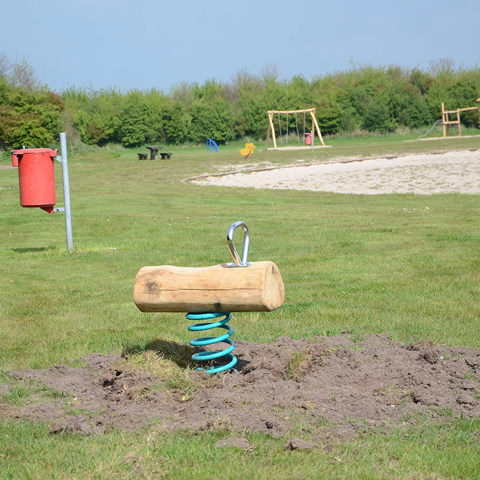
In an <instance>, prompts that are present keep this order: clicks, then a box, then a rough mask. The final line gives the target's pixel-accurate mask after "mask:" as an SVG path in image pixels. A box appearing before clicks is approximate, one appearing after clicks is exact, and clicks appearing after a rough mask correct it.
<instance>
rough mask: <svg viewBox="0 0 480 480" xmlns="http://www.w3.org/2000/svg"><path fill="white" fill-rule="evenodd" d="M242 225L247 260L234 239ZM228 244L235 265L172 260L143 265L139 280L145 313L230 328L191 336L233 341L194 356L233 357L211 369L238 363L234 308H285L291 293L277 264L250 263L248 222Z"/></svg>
mask: <svg viewBox="0 0 480 480" xmlns="http://www.w3.org/2000/svg"><path fill="white" fill-rule="evenodd" d="M237 227H241V228H242V229H243V232H244V240H243V251H242V258H241V259H240V256H239V255H238V253H237V250H236V249H235V246H234V244H233V233H234V231H235V229H236V228H237ZM227 244H228V248H229V250H230V253H231V254H232V257H233V260H234V263H233V264H231V263H230V264H226V263H224V264H221V265H215V266H211V267H200V268H198V267H176V266H171V265H163V266H154V267H143V268H141V269H140V270H139V272H138V274H137V277H136V279H135V285H134V293H133V298H134V302H135V304H136V305H137V307H138V308H139V310H141V311H142V312H188V313H187V315H186V318H187V319H189V320H194V321H198V320H200V321H203V323H195V324H193V325H190V326H189V327H188V330H190V331H193V332H198V331H203V330H210V329H214V328H221V329H224V330H226V331H227V333H225V334H224V335H221V336H218V337H203V338H196V339H194V340H191V341H190V345H192V346H196V347H198V346H206V345H212V344H216V343H223V344H226V345H228V347H227V348H226V349H225V350H216V351H202V352H199V353H195V354H194V355H192V360H195V361H203V362H205V361H211V360H217V359H221V360H222V361H226V362H227V363H226V364H223V365H220V366H211V367H209V368H206V369H205V371H206V372H208V373H219V372H223V371H225V370H229V369H231V368H233V366H234V365H235V364H236V363H237V357H236V356H235V355H233V353H232V351H233V349H234V348H235V343H234V342H233V341H232V340H231V339H230V337H231V335H232V334H233V328H232V327H231V326H230V325H227V323H228V322H229V321H230V319H231V318H232V314H231V312H269V311H272V310H275V309H277V308H278V307H280V306H281V305H282V304H283V301H284V298H285V288H284V285H283V281H282V277H281V275H280V270H279V269H278V267H277V265H275V263H273V262H270V261H263V262H252V263H250V262H248V249H249V246H250V233H249V231H248V227H247V225H246V223H245V222H242V221H239V222H235V223H233V224H232V225H230V227H229V229H228V232H227ZM200 370H203V368H200Z"/></svg>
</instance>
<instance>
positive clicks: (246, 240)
mask: <svg viewBox="0 0 480 480" xmlns="http://www.w3.org/2000/svg"><path fill="white" fill-rule="evenodd" d="M237 227H242V230H243V250H242V259H241V260H240V256H239V255H238V252H237V249H236V248H235V245H234V244H233V232H234V231H235V229H236V228H237ZM227 244H228V249H229V250H230V253H231V254H232V257H233V261H234V262H235V265H236V266H237V267H248V266H249V265H250V263H249V262H248V248H249V247H250V232H249V231H248V227H247V224H246V223H245V222H242V221H239V222H235V223H232V224H231V225H230V227H229V228H228V232H227Z"/></svg>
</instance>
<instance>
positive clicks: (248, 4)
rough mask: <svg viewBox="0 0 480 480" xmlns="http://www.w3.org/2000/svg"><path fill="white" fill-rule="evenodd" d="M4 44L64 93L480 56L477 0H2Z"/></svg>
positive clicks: (471, 60) (0, 38)
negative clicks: (71, 89) (242, 73)
mask: <svg viewBox="0 0 480 480" xmlns="http://www.w3.org/2000/svg"><path fill="white" fill-rule="evenodd" d="M1 14H2V22H1V26H0V54H1V53H4V54H6V55H7V56H8V57H9V58H10V60H16V59H17V60H18V59H22V58H24V57H25V58H27V59H28V60H29V61H30V63H31V64H32V65H33V67H34V68H35V70H36V73H37V76H38V79H39V80H40V81H41V82H42V83H46V84H48V85H49V86H50V88H52V89H54V90H56V91H61V90H62V89H64V88H66V87H69V86H77V87H87V88H93V89H100V88H106V87H117V88H119V89H122V90H128V89H131V88H138V89H149V88H152V87H154V88H158V89H161V90H163V91H165V92H168V91H169V89H170V87H171V86H172V85H174V84H177V83H180V82H199V83H203V82H204V81H205V80H207V79H213V78H214V79H216V80H217V81H225V82H228V81H229V80H231V78H232V76H233V75H234V74H235V73H237V72H240V71H242V70H247V71H249V72H250V73H254V74H256V73H261V72H262V69H264V68H265V67H266V66H270V67H271V66H275V67H276V68H277V71H278V73H279V77H280V78H287V79H288V78H291V77H292V76H293V75H296V74H301V75H303V76H305V77H306V78H307V79H310V78H312V76H314V75H323V74H326V73H329V72H335V71H339V70H346V69H349V68H350V67H351V66H352V64H353V65H367V64H368V65H389V64H396V65H401V66H405V67H410V68H413V67H420V68H424V69H426V68H428V67H429V65H430V62H432V61H435V60H438V59H439V58H449V59H451V60H453V61H454V62H455V65H456V66H460V67H475V66H480V30H479V25H480V0H454V1H452V0H436V1H433V0H402V1H395V2H392V1H388V0H365V1H358V0H351V1H347V0H336V1H329V2H326V1H320V0H309V1H304V0H297V1H295V0H293V1H292V0H289V1H285V0H276V1H272V0H264V1H262V0H257V1H253V0H242V1H229V0H223V1H221V0H205V1H203V2H202V1H197V0H170V1H162V0H3V2H2V6H1Z"/></svg>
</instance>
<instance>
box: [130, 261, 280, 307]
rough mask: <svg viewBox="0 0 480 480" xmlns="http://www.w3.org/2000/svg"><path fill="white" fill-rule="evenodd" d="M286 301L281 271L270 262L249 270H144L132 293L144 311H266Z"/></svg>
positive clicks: (224, 267) (255, 264) (226, 267)
mask: <svg viewBox="0 0 480 480" xmlns="http://www.w3.org/2000/svg"><path fill="white" fill-rule="evenodd" d="M284 298H285V288H284V285H283V281H282V277H281V275H280V270H279V269H278V267H277V265H275V263H273V262H268V261H266V262H253V263H251V264H250V265H249V266H248V267H233V266H232V265H231V264H222V265H215V266H213V267H205V268H193V267H175V266H171V265H163V266H153V267H143V268H141V269H140V270H139V272H138V274H137V277H136V280H135V285H134V290H133V299H134V301H135V304H136V305H137V307H138V308H139V309H140V310H141V311H142V312H191V313H206V312H212V313H217V312H218V313H224V312H266V311H272V310H275V309H276V308H278V307H280V306H281V305H282V303H283V301H284Z"/></svg>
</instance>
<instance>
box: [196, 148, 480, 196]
mask: <svg viewBox="0 0 480 480" xmlns="http://www.w3.org/2000/svg"><path fill="white" fill-rule="evenodd" d="M300 163H301V162H298V163H296V164H293V165H288V166H285V167H279V168H272V167H270V168H261V167H260V168H259V167H258V166H257V167H255V166H253V167H252V168H251V169H250V171H248V170H247V171H246V170H245V169H244V168H243V169H238V168H235V167H232V169H231V173H230V172H228V173H222V174H218V175H216V174H212V175H205V176H202V177H198V178H196V179H191V181H193V182H194V183H197V184H201V185H218V186H228V187H250V188H252V187H253V188H272V189H291V190H313V191H323V192H334V193H351V194H362V195H379V194H385V193H414V194H420V195H431V194H435V193H467V194H478V193H480V151H479V150H477V149H471V150H462V151H449V152H438V153H429V154H412V155H402V156H393V155H390V156H387V157H378V158H343V159H337V160H334V161H331V162H328V163H322V164H309V165H301V164H300ZM239 170H240V171H239Z"/></svg>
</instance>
